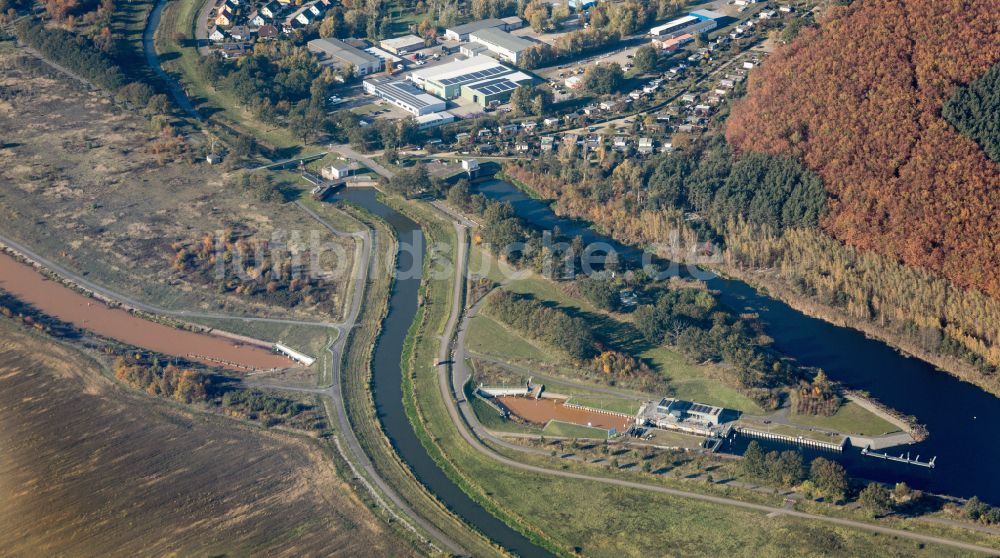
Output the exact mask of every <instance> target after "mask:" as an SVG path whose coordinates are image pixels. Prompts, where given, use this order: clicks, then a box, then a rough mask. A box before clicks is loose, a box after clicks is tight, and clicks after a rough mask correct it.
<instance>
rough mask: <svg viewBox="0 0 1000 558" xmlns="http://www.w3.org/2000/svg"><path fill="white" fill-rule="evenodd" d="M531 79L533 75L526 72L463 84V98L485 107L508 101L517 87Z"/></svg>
mask: <svg viewBox="0 0 1000 558" xmlns="http://www.w3.org/2000/svg"><path fill="white" fill-rule="evenodd" d="M531 81H532V77H531V76H529V75H528V74H526V73H524V72H514V73H513V74H507V75H504V76H500V77H496V78H490V79H487V80H483V81H477V82H475V83H470V84H468V85H463V86H462V98H463V99H466V100H469V101H472V102H473V103H476V104H477V105H479V106H481V107H484V108H485V107H488V106H490V104H493V103H497V104H500V103H506V102H507V101H509V100H510V96H511V95H512V94H513V93H514V90H515V89H517V88H518V87H520V86H522V85H524V84H527V83H531Z"/></svg>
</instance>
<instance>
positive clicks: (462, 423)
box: [438, 223, 1000, 555]
mask: <svg viewBox="0 0 1000 558" xmlns="http://www.w3.org/2000/svg"><path fill="white" fill-rule="evenodd" d="M455 227H456V232H458V241H459V247H458V251H457V252H458V257H457V265H456V266H455V267H456V271H455V273H456V276H455V293H454V294H453V296H452V306H451V314H452V315H451V316H450V317H449V319H448V323H447V326H446V328H445V334H444V336H443V337H442V339H441V347H440V350H439V353H438V357H439V359H440V362H442V363H443V365H442V366H441V367H440V373H439V375H438V378H439V387H440V389H441V395H442V396H443V397H444V400H445V401H446V402H447V403H449V404H448V405H447V406H448V412H449V414H450V416H451V419H452V422H453V423H454V425H455V427H456V428H457V429H458V431H459V434H460V435H461V436H462V438H463V439H464V440H465V441H466V443H468V444H469V445H470V446H471V447H472V448H473V449H475V450H476V451H478V452H479V453H481V454H483V455H485V456H487V457H489V458H491V459H493V460H494V461H497V462H499V463H501V464H503V465H506V466H508V467H512V468H515V469H520V470H523V471H529V472H532V473H537V474H542V475H550V476H556V477H562V478H568V479H574V480H585V481H591V482H600V483H604V484H610V485H614V486H620V487H624V488H632V489H637V490H645V491H648V492H656V493H660V494H666V495H669V496H674V497H679V498H688V499H693V500H699V501H702V502H708V503H712V504H719V505H725V506H733V507H738V508H742V509H747V510H751V511H756V512H761V513H765V514H771V515H784V516H788V517H794V518H798V519H805V520H810V521H820V522H824V523H829V524H834V525H840V526H843V527H849V528H853V529H862V530H865V531H870V532H875V533H880V534H884V535H890V536H895V537H900V538H906V539H911V540H916V541H920V542H923V543H931V544H939V545H944V546H950V547H953V548H959V549H962V550H967V551H970V552H978V553H983V554H988V555H997V554H998V553H1000V551H998V550H997V549H993V548H988V547H983V546H979V545H976V544H971V543H966V542H961V541H955V540H951V539H946V538H942V537H935V536H931V535H924V534H920V533H912V532H909V531H903V530H900V529H893V528H890V527H883V526H881V525H875V524H871V523H864V522H861V521H854V520H851V519H842V518H838V517H828V516H823V515H816V514H811V513H806V512H800V511H796V510H794V509H790V508H789V507H788V506H786V505H783V506H782V507H774V506H767V505H763V504H755V503H751V502H744V501H742V500H734V499H731V498H724V497H721V496H712V495H708V494H701V493H698V492H689V491H686V490H678V489H674V488H667V487H663V486H656V485H651V484H644V483H640V482H635V481H629V480H625V479H619V478H605V477H594V476H590V475H586V474H582V473H574V472H570V471H564V470H558V469H548V468H545V467H540V466H537V465H531V464H527V463H522V462H520V461H517V460H514V459H511V458H509V457H506V456H504V455H501V454H499V453H497V452H496V451H494V450H493V449H491V448H489V447H487V446H486V445H485V444H483V442H482V440H486V441H488V442H490V443H491V444H494V445H497V446H500V447H504V448H506V449H512V450H516V451H519V452H524V453H532V454H535V455H543V456H548V455H549V452H547V451H545V450H542V449H540V448H525V447H522V446H517V445H514V444H510V443H508V442H505V441H504V440H501V439H499V438H497V437H495V436H493V435H492V434H490V432H488V431H487V430H486V429H485V428H484V427H483V426H482V425H481V424H480V423H479V421H478V419H477V418H476V416H475V412H474V411H473V410H472V407H471V406H470V405H469V403H468V401H466V400H465V396H464V389H463V388H464V385H465V382H466V381H467V380H468V378H469V370H468V366H467V365H466V362H465V358H466V355H465V350H464V339H465V332H466V331H467V329H468V321H469V315H470V314H473V311H474V310H478V306H479V305H481V304H482V300H480V301H479V302H477V303H476V305H474V306H473V308H472V309H470V311H469V312H467V313H464V312H462V301H463V296H464V294H463V292H462V291H463V290H464V288H465V277H466V273H467V263H468V262H467V257H466V254H467V247H466V244H467V240H466V235H465V228H464V226H463V225H460V224H458V223H456V224H455ZM460 317H461V319H459V318H460ZM453 341H454V343H453ZM449 380H450V381H449ZM573 457H576V456H573Z"/></svg>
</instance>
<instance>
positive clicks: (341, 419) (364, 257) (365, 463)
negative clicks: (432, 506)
mask: <svg viewBox="0 0 1000 558" xmlns="http://www.w3.org/2000/svg"><path fill="white" fill-rule="evenodd" d="M295 204H296V205H297V206H298V207H299V208H301V209H302V210H303V211H305V212H306V213H308V214H309V215H310V216H311V217H313V218H314V219H316V220H317V221H318V222H319V223H320V224H321V225H323V226H324V227H325V228H326V229H327V230H329V231H330V232H332V233H334V234H337V235H340V236H353V237H355V238H357V239H358V240H359V242H358V245H357V250H356V259H355V262H356V263H355V266H354V269H355V273H354V276H353V277H352V283H353V296H352V299H351V305H350V308H349V310H348V313H347V316H346V319H345V320H344V321H343V322H338V323H331V322H312V321H302V320H287V319H282V318H264V317H245V316H232V315H227V314H214V313H202V312H188V311H184V310H182V311H173V310H167V309H165V308H160V307H158V306H154V305H150V304H145V303H142V302H140V301H138V300H135V299H134V298H131V297H128V296H126V295H124V294H122V293H119V292H116V291H113V290H111V289H107V288H105V287H102V286H101V285H98V284H96V283H94V282H92V281H89V280H87V279H85V278H84V277H82V276H80V275H78V274H75V273H73V272H71V271H69V270H67V269H66V268H64V267H62V266H60V265H59V264H57V263H55V262H53V261H51V260H50V259H48V258H45V257H44V256H41V255H40V254H38V253H37V252H35V251H33V250H31V249H30V248H28V247H26V246H24V245H23V244H21V243H19V242H17V241H15V240H12V239H10V238H6V237H3V236H0V243H2V244H4V245H6V246H7V247H9V248H11V249H13V250H14V251H16V252H19V253H21V254H22V255H24V256H25V257H27V258H28V259H30V260H33V261H34V262H35V263H37V264H39V265H41V266H42V267H44V268H46V269H48V270H50V271H52V272H53V273H56V274H57V275H60V276H61V277H63V278H65V279H67V280H69V281H71V282H73V283H76V284H77V285H79V286H80V287H82V288H84V289H86V290H89V291H92V292H94V293H97V294H99V295H100V296H102V297H104V298H107V299H109V300H115V301H118V302H120V303H122V304H123V305H125V306H129V307H133V308H135V309H138V310H142V311H144V312H149V313H154V314H162V315H169V316H180V317H188V318H191V317H204V318H213V319H228V320H242V321H255V322H270V323H282V324H295V325H307V326H316V327H326V328H333V329H336V330H338V333H339V334H338V335H337V338H336V339H335V340H333V342H331V343H330V344H329V345H328V346H327V347H326V350H327V351H328V352H329V353H330V357H331V358H330V368H331V370H330V377H331V379H332V382H331V385H329V386H326V387H321V388H305V387H291V386H281V385H272V384H268V383H266V382H258V381H254V380H245V381H244V382H243V383H244V385H247V386H248V387H258V388H264V389H274V390H281V391H290V392H296V393H311V394H317V395H324V396H326V397H327V398H329V402H328V403H327V402H324V404H327V405H332V406H333V407H334V409H333V411H332V412H331V415H335V416H336V420H337V422H338V424H339V425H340V428H339V429H338V432H339V433H340V436H335V437H334V442H335V445H336V446H337V449H338V451H340V453H341V455H342V456H343V457H344V459H345V461H347V463H348V464H349V465H350V466H351V468H352V470H353V471H354V474H355V476H356V477H357V478H358V479H359V480H360V481H361V482H362V483H363V484H365V485H366V487H367V488H368V490H369V492H370V493H371V494H372V496H373V497H374V498H375V499H376V501H378V502H379V503H380V504H381V505H382V507H383V508H385V509H386V510H388V511H389V513H391V514H393V515H394V516H395V517H396V519H397V520H398V521H400V522H401V523H402V524H404V525H406V526H407V527H409V528H410V529H411V530H414V529H413V526H412V524H416V525H419V526H420V527H421V528H422V529H423V530H424V532H426V533H429V534H430V535H431V536H432V537H433V538H434V539H435V540H437V541H439V542H440V543H441V544H442V545H444V546H445V547H446V548H447V549H448V550H449V551H450V552H452V553H454V554H462V553H463V549H462V548H461V546H459V545H458V544H457V543H455V542H454V541H452V540H451V539H450V538H449V537H448V536H447V535H445V534H444V533H443V532H441V531H440V530H439V529H437V527H435V526H434V525H433V524H432V523H430V522H429V521H426V520H424V519H423V518H422V517H421V516H419V515H417V514H416V513H415V512H414V511H413V510H412V509H411V508H410V507H409V506H408V505H407V504H406V502H405V501H404V500H403V499H402V498H401V497H400V496H399V494H398V493H396V491H395V490H394V489H393V488H392V487H391V486H390V485H389V484H388V483H387V482H386V481H385V480H384V479H382V478H381V477H380V476H379V475H378V471H377V470H376V469H375V467H374V465H373V464H372V462H371V460H370V459H369V458H368V455H367V454H366V453H365V452H364V449H363V448H362V447H361V443H360V442H359V441H358V438H357V436H356V435H355V433H354V431H353V430H352V429H351V426H350V421H349V420H348V418H347V408H346V406H345V402H344V398H343V394H342V391H341V362H342V356H343V350H344V346H345V345H346V342H347V338H348V336H349V333H350V330H351V329H352V328H353V327H354V326H355V324H356V323H357V319H358V315H359V314H360V313H361V305H362V301H363V299H364V293H365V289H366V286H367V281H368V274H369V271H370V268H371V266H372V265H373V262H372V258H371V255H372V253H373V250H374V248H373V243H372V240H371V236H372V235H371V232H370V231H368V230H366V231H364V232H362V233H352V234H350V235H348V234H347V233H343V232H340V231H337V230H336V229H334V228H333V227H332V226H331V225H330V224H329V223H328V222H326V220H324V219H323V218H322V216H320V215H319V214H317V213H316V212H314V211H313V210H312V209H310V208H309V207H307V206H305V205H304V204H301V203H300V202H295ZM344 444H346V450H345V447H344ZM348 452H349V453H348ZM349 455H350V456H351V457H352V458H353V459H350V458H348V456H349ZM355 463H357V466H356V465H355ZM355 467H360V469H361V470H363V471H364V473H366V474H367V477H365V476H364V475H363V474H362V473H361V471H359V470H358V469H356V468H355ZM368 479H371V481H369V480H368ZM372 482H374V484H375V485H376V486H377V487H378V490H376V489H375V488H374V487H373V486H372V484H371V483H372ZM380 494H384V495H385V496H386V497H387V498H388V499H389V500H390V501H392V503H393V504H394V505H395V506H396V509H398V510H400V513H397V512H396V511H395V510H394V509H393V508H391V507H390V506H387V505H385V503H384V501H383V500H382V497H381V496H380ZM411 522H412V524H411ZM414 532H416V531H415V530H414ZM428 543H429V544H431V545H432V546H434V544H433V543H431V542H430V541H428ZM435 548H436V547H435Z"/></svg>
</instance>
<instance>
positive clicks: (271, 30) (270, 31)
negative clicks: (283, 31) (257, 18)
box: [257, 25, 280, 41]
mask: <svg viewBox="0 0 1000 558" xmlns="http://www.w3.org/2000/svg"><path fill="white" fill-rule="evenodd" d="M279 33H280V32H279V31H278V28H277V27H275V26H273V25H261V26H260V29H258V30H257V38H258V39H260V40H262V41H273V40H275V39H277V38H278V34H279Z"/></svg>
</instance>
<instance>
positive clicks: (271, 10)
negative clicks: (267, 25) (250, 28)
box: [260, 2, 281, 19]
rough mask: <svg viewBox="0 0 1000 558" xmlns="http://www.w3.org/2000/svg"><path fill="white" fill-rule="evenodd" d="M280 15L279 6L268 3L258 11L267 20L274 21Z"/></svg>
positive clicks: (274, 3) (275, 3)
mask: <svg viewBox="0 0 1000 558" xmlns="http://www.w3.org/2000/svg"><path fill="white" fill-rule="evenodd" d="M280 13H281V4H278V3H277V2H268V3H267V4H265V5H264V6H263V7H262V8H261V9H260V14H261V15H262V16H264V17H266V18H268V19H274V18H276V17H278V14H280Z"/></svg>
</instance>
